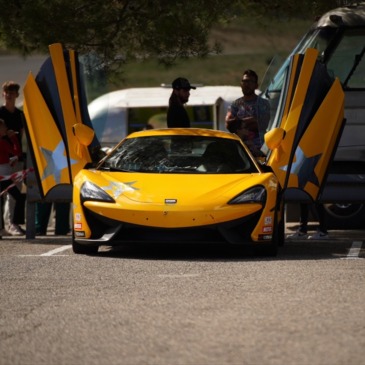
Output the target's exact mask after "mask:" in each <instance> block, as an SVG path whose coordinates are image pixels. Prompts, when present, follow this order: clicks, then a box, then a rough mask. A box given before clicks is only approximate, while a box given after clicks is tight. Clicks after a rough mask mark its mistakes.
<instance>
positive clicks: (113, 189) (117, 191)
mask: <svg viewBox="0 0 365 365" xmlns="http://www.w3.org/2000/svg"><path fill="white" fill-rule="evenodd" d="M136 182H137V181H130V182H121V183H116V182H110V184H109V185H108V186H103V190H104V191H105V192H107V193H108V194H110V195H111V196H112V197H113V198H114V199H117V198H118V197H119V196H120V195H121V194H123V193H124V192H125V191H134V190H139V189H138V188H136V187H134V186H133V185H134V184H135V183H136Z"/></svg>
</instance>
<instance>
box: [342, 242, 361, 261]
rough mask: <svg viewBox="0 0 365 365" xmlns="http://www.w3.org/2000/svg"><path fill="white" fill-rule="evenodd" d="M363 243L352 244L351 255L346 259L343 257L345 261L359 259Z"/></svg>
mask: <svg viewBox="0 0 365 365" xmlns="http://www.w3.org/2000/svg"><path fill="white" fill-rule="evenodd" d="M362 244H363V242H362V241H354V242H352V246H351V248H350V251H349V253H348V254H347V256H346V257H342V258H343V259H358V258H359V254H360V250H361V247H362Z"/></svg>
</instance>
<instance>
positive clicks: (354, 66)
mask: <svg viewBox="0 0 365 365" xmlns="http://www.w3.org/2000/svg"><path fill="white" fill-rule="evenodd" d="M364 53H365V47H363V49H362V51H361V52H360V53H359V54H357V55H355V61H354V64H353V66H352V67H351V70H350V72H349V74H348V76H347V77H346V80H345V81H344V83H343V87H344V88H345V87H347V83H348V82H349V81H350V79H351V77H352V75H353V74H354V72H355V70H356V68H357V66H358V65H359V64H360V62H361V60H362V58H363V57H364Z"/></svg>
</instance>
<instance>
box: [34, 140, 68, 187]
mask: <svg viewBox="0 0 365 365" xmlns="http://www.w3.org/2000/svg"><path fill="white" fill-rule="evenodd" d="M40 150H41V151H42V153H43V156H44V158H45V159H46V161H47V165H46V167H45V169H44V171H43V176H42V178H41V179H42V181H43V180H45V179H46V178H47V177H48V176H54V179H55V181H56V184H59V183H60V182H61V170H63V169H65V168H67V167H68V163H67V157H66V156H65V145H64V143H63V141H60V143H59V144H58V145H57V146H56V148H55V149H54V151H50V150H47V149H46V148H44V147H40Z"/></svg>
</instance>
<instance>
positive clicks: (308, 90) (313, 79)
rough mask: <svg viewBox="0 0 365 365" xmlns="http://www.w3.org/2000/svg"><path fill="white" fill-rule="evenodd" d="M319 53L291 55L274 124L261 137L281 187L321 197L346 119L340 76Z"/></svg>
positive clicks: (312, 50) (310, 51)
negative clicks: (331, 71)
mask: <svg viewBox="0 0 365 365" xmlns="http://www.w3.org/2000/svg"><path fill="white" fill-rule="evenodd" d="M317 58H318V51H317V50H315V49H308V50H307V51H306V53H305V54H296V55H294V56H293V57H292V59H291V63H290V66H289V68H288V72H287V75H286V80H285V86H284V88H283V91H282V94H281V101H280V103H279V109H278V111H277V113H276V120H275V121H274V125H275V126H277V127H276V128H274V129H272V130H270V131H269V132H268V133H266V135H265V143H266V145H267V147H268V148H269V154H268V157H267V165H268V166H270V167H271V168H272V170H273V171H274V173H275V174H276V176H277V177H278V179H279V182H280V185H281V187H282V188H283V189H284V190H287V189H300V190H302V191H304V192H305V193H307V194H308V195H309V196H310V197H311V198H312V199H313V200H314V201H315V200H317V199H318V198H319V196H320V193H321V191H322V188H323V186H324V183H325V180H326V177H327V173H328V168H329V164H330V163H331V161H332V159H333V155H334V153H335V151H336V148H337V145H338V141H339V139H340V137H341V134H342V129H343V126H344V123H345V119H344V92H343V90H342V86H341V83H340V82H339V80H338V79H337V78H336V79H333V78H332V77H330V75H329V74H328V72H327V70H326V67H325V65H323V64H322V63H320V62H319V61H317Z"/></svg>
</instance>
